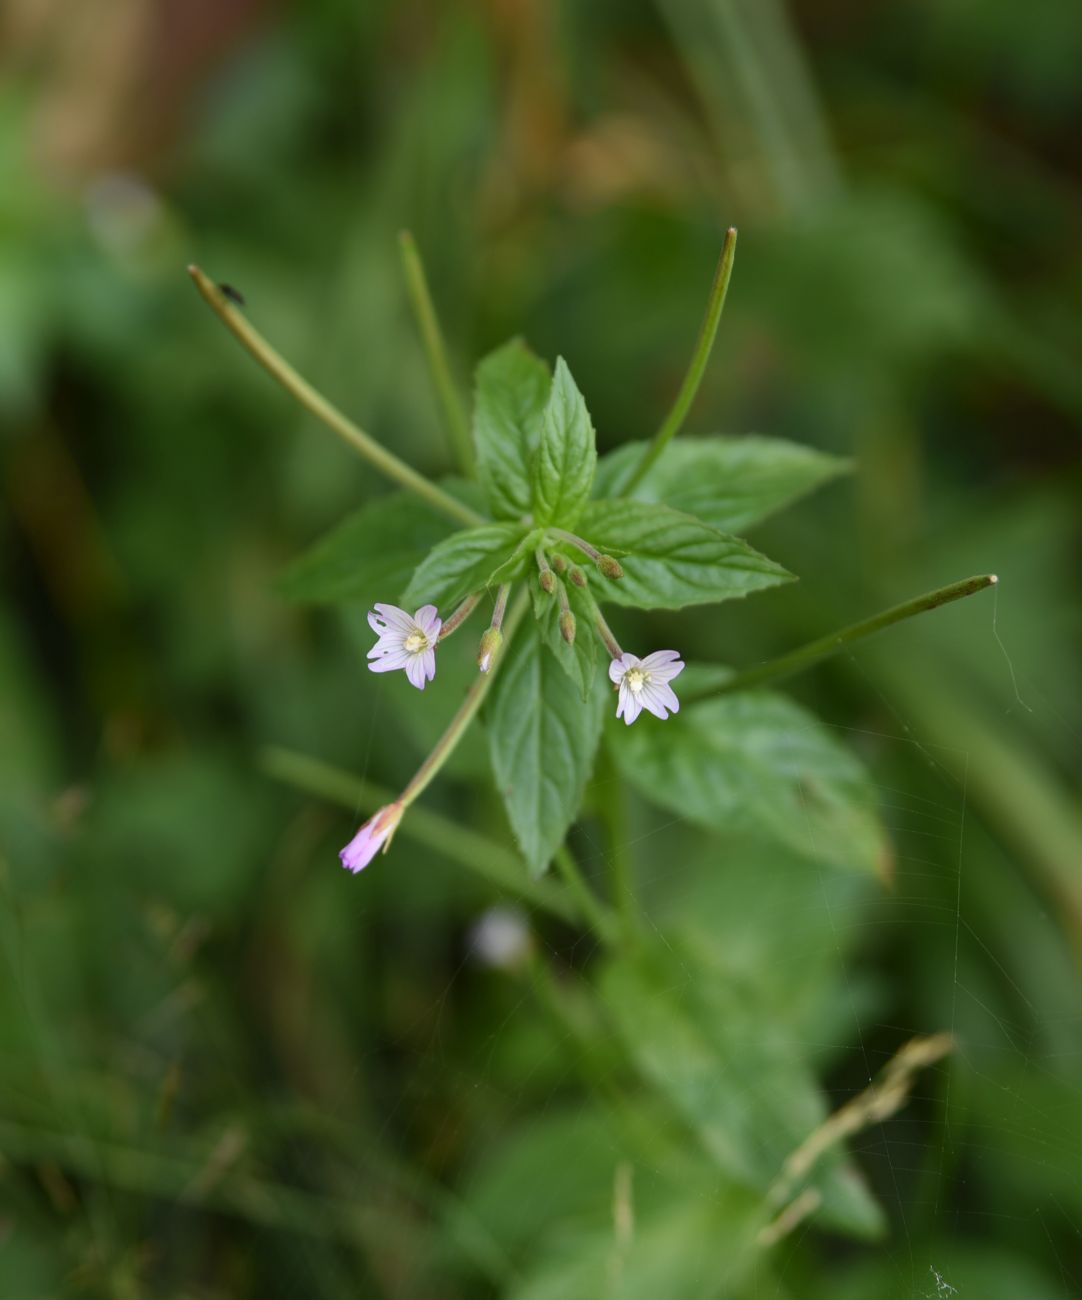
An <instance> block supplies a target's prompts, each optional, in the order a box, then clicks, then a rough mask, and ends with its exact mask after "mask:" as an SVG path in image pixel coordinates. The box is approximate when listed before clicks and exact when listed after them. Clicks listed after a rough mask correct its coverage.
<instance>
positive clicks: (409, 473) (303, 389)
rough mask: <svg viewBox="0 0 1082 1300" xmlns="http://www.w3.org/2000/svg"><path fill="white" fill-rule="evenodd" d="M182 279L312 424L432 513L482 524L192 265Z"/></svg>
mask: <svg viewBox="0 0 1082 1300" xmlns="http://www.w3.org/2000/svg"><path fill="white" fill-rule="evenodd" d="M188 274H189V275H190V276H191V277H192V280H193V281H194V282H195V287H196V288H197V289H198V290H199V292H200V294H201V295H202V297H203V300H204V301H205V302H206V303H207V305H208V306H209V307H210V309H211V310H212V311H213V312H214V314H215V315H216V316H217V317H218V319H219V320H220V321H221V322H222V324H223V325H224V326H225V327H226V329H228V330H229V332H230V333H231V334H232V335H233V337H234V338H236V339H237V340H238V341H239V342H240V344H241V346H242V347H244V348H245V349H246V350H247V351H248V353H249V354H250V355H251V356H252V357H254V358H255V360H256V361H258V362H259V364H260V365H261V366H262V367H263V369H264V370H266V372H267V373H268V374H269V375H270V376H271V377H272V378H273V379H274V380H275V381H276V382H277V383H279V384H281V386H282V387H283V388H284V389H285V390H286V392H287V393H290V394H291V395H292V396H293V397H294V398H296V400H297V401H298V402H300V404H301V406H303V407H304V408H305V410H307V411H310V412H311V413H312V414H313V415H314V416H315V417H316V418H317V419H318V420H322V421H323V423H324V424H325V425H326V426H327V427H328V428H329V429H330V430H331V432H332V433H335V434H337V435H338V437H339V438H341V439H342V441H343V442H346V443H348V444H349V446H351V447H352V448H353V450H354V451H356V452H359V453H360V455H362V456H363V457H364V458H365V460H367V461H368V462H369V463H370V464H371V465H374V466H375V468H376V469H378V470H379V471H380V473H381V474H384V475H385V476H386V477H387V478H389V479H393V480H394V482H396V483H398V484H399V485H400V486H401V487H404V488H406V489H408V490H409V491H410V492H413V493H414V494H415V495H416V496H418V497H420V498H421V499H422V500H424V501H427V502H428V504H429V505H430V506H432V508H433V509H434V510H437V511H439V513H440V514H442V515H446V516H447V518H448V519H453V520H454V521H455V522H456V523H458V524H465V525H466V527H468V528H474V527H476V526H477V525H478V524H483V523H485V519H484V517H483V516H482V515H479V514H478V513H477V512H476V511H475V510H471V509H470V507H469V506H467V505H463V504H462V502H461V501H456V500H455V498H454V497H453V496H451V495H450V493H448V492H444V490H443V489H442V488H441V487H438V486H437V485H436V484H435V483H433V482H431V480H429V479H427V478H425V476H424V475H423V474H419V473H418V472H417V471H416V470H415V469H414V468H413V467H412V466H411V465H407V464H406V462H405V461H404V460H400V459H399V458H398V457H397V456H396V455H394V453H393V452H389V451H388V450H387V449H386V447H383V446H381V445H380V444H379V443H378V442H376V440H375V439H374V438H373V437H372V436H371V435H370V434H367V433H365V431H364V430H363V429H362V428H360V426H359V425H357V424H355V423H354V422H353V421H352V420H351V419H349V417H348V416H346V415H343V413H342V412H341V411H340V410H339V409H338V408H337V407H336V406H334V405H332V403H330V402H329V401H327V399H326V398H325V397H324V396H323V394H322V393H320V392H318V391H317V390H316V389H315V388H313V387H312V385H311V384H310V383H309V382H308V381H307V380H306V379H304V378H302V376H301V375H299V374H298V373H297V371H296V370H294V369H293V367H292V366H291V365H290V364H289V362H288V361H286V360H285V358H284V357H282V356H280V355H279V353H277V352H276V351H275V350H274V348H272V347H271V345H270V344H269V343H268V342H267V340H266V339H265V338H264V337H263V335H262V334H260V333H259V331H258V330H256V329H255V328H254V327H253V326H252V325H251V324H249V322H248V320H247V319H246V318H245V317H244V316H243V315H242V314H241V312H239V311H238V310H237V308H236V307H235V306H234V304H233V303H232V302H231V301H230V299H229V297H228V295H227V294H225V293H223V292H222V290H221V289H220V288H219V287H218V285H216V284H215V283H214V281H213V280H211V279H210V278H209V277H208V276H206V275H204V273H203V272H202V271H201V270H200V269H199V267H198V266H189V267H188Z"/></svg>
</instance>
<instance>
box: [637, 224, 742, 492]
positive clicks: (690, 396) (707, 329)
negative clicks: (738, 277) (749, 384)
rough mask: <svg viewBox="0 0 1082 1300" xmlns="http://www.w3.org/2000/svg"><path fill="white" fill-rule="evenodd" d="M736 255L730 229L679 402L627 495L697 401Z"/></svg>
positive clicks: (638, 471) (646, 453) (663, 424)
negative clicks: (696, 396) (692, 404)
mask: <svg viewBox="0 0 1082 1300" xmlns="http://www.w3.org/2000/svg"><path fill="white" fill-rule="evenodd" d="M735 256H736V227H735V226H730V227H729V229H728V230H727V231H726V232H725V242H724V244H722V246H721V256H720V257H719V258H718V265H717V270H716V271H715V272H714V282H713V284H712V285H711V286H710V298H709V300H708V301H707V304H706V315H705V316H704V317H703V323H702V325H701V327H700V328H699V337H698V339H696V341H695V351H694V352H693V353H692V354H691V364H690V365H689V366H688V370H687V374H686V375H685V376H684V382H683V383H682V384H681V385H680V391H679V392H678V393H677V394H676V400H675V401H674V402H673V404H672V406H671V408H670V410H669V413H668V415H666V417H665V419H664V422H663V423H662V425H661V428H660V429H658V431H657V433H656V434H655V435H654V440H653V442H651V443H650V445H649V447H647V449H646V451H645V452H644V453H643V458H642V460H640V461H639V464H638V467H637V468H636V469H635V471H634V473H633V474H632V475H631V477H630V478H629V479H628V480H627V482H626V483H625V484H624V486H623V489H622V491H623V492H624V493H628V494H630V493H631V492H632V491H633V490H634V488H636V487H637V486H638V484H639V483H640V482H641V481H642V479H643V478H644V477H645V475H646V473H647V472H648V470H649V469H650V466H651V465H653V463H654V461H656V460H657V458H658V457H659V456H660V455H661V453H662V452H663V451H664V450H665V448H666V447H667V446H668V445H669V443H670V442H671V441H672V439H673V438H674V437H675V436H676V435H677V433H679V431H680V426H681V425H682V424H683V423H684V418H685V417H686V415H687V413H688V410H689V408H690V407H691V403H692V402H693V401H694V400H695V394H696V393H697V392H698V391H699V384H700V383H701V382H702V377H703V372H704V371H705V370H706V363H707V361H709V360H710V351H711V349H712V348H713V346H714V338H715V336H716V334H717V332H718V321H720V320H721V312H722V308H723V307H724V306H725V295H726V293H727V292H728V289H729V280H730V278H731V276H732V273H733V259H734V258H735Z"/></svg>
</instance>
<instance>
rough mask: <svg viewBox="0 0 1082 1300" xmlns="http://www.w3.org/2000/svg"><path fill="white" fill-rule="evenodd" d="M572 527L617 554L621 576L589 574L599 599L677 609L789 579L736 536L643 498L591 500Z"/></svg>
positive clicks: (642, 606) (787, 574) (740, 593)
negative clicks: (611, 576) (635, 499)
mask: <svg viewBox="0 0 1082 1300" xmlns="http://www.w3.org/2000/svg"><path fill="white" fill-rule="evenodd" d="M578 529H579V532H580V533H581V534H582V536H583V537H585V538H586V540H587V541H589V542H592V543H593V545H594V546H596V547H597V548H598V549H599V550H601V551H607V552H609V553H610V554H619V555H622V556H624V557H625V558H624V559H623V560H622V561H621V563H622V564H623V569H624V576H623V577H622V578H620V579H617V580H613V579H610V578H604V577H602V576H601V574H591V575H590V583H591V586H592V587H593V588H594V591H595V594H596V595H597V598H598V600H600V601H602V602H604V601H610V602H611V603H613V604H616V605H635V606H638V607H640V608H646V609H679V608H680V607H681V606H683V605H701V604H707V603H713V602H715V601H720V600H732V599H733V598H734V597H737V596H746V595H747V594H748V593H749V592H751V591H759V590H760V589H761V588H763V587H773V586H776V585H777V584H778V583H780V582H788V581H790V580H791V579H792V576H793V575H792V574H791V573H789V572H787V571H786V570H785V569H783V568H782V567H781V565H780V564H775V563H774V561H773V560H768V559H767V558H766V556H765V555H760V554H759V552H758V551H756V550H754V549H753V548H752V547H750V546H749V545H748V544H747V542H744V541H741V539H740V538H739V537H731V536H730V535H729V534H728V533H719V532H718V530H717V529H716V528H711V527H710V525H709V524H704V523H703V521H702V520H701V519H696V518H694V517H693V516H692V515H685V514H683V513H681V511H679V510H672V509H670V508H669V507H668V506H662V505H653V504H651V503H648V502H646V501H628V500H611V501H591V502H590V503H589V504H588V505H587V507H586V509H585V510H584V511H583V514H582V518H581V519H580V520H579V525H578Z"/></svg>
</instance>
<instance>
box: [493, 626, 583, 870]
mask: <svg viewBox="0 0 1082 1300" xmlns="http://www.w3.org/2000/svg"><path fill="white" fill-rule="evenodd" d="M602 699H603V693H602V692H601V691H595V692H594V693H593V694H592V695H591V696H590V698H589V700H588V701H587V702H586V704H584V703H583V701H582V699H581V697H580V696H579V694H578V692H577V691H575V690H573V689H572V688H571V687H570V685H569V683H568V680H567V675H566V674H565V672H564V670H563V669H562V668H561V667H560V665H559V664H558V663H557V662H556V659H555V657H554V656H553V654H552V652H551V651H550V650H549V649H548V647H547V646H545V645H544V644H543V643H542V640H541V632H540V630H539V629H538V628H537V626H536V624H533V623H531V624H530V625H529V626H528V627H525V628H523V629H522V631H521V632H520V633H519V634H518V636H517V637H516V638H515V641H514V643H513V644H512V646H511V648H510V650H509V651H508V654H507V661H506V663H505V664H504V665H503V667H502V668H501V669H500V673H499V677H498V678H497V680H496V682H495V683H494V685H493V688H492V695H491V697H490V703H489V706H488V711H487V718H488V726H489V746H490V752H491V754H492V767H493V771H494V772H495V775H496V785H497V787H498V788H499V791H500V793H501V794H502V795H503V798H504V802H505V803H506V805H507V815H508V817H509V818H510V821H511V829H512V830H513V831H514V833H515V838H516V839H517V840H518V844H519V847H520V849H521V850H522V854H523V856H524V857H525V859H526V862H527V864H528V865H529V868H530V871H531V873H532V874H533V875H535V876H537V875H541V873H542V872H543V871H544V870H545V868H546V867H547V866H548V864H549V861H550V859H551V858H552V855H553V853H554V852H555V851H556V849H557V848H558V847H559V845H560V844H561V842H562V841H563V838H564V835H565V834H566V833H567V829H568V827H569V826H570V825H571V823H572V822H573V821H574V820H575V817H576V815H577V813H578V810H579V802H580V800H581V798H582V791H583V787H584V786H585V784H586V778H587V777H588V776H589V775H590V771H591V769H592V767H593V762H594V753H595V751H596V750H597V742H598V738H599V737H600V735H601V723H602V711H601V707H600V706H601V702H602Z"/></svg>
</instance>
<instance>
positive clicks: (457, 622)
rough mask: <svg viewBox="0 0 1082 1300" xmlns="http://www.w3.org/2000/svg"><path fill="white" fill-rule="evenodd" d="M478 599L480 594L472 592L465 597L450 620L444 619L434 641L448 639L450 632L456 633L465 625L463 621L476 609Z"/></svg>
mask: <svg viewBox="0 0 1082 1300" xmlns="http://www.w3.org/2000/svg"><path fill="white" fill-rule="evenodd" d="M480 599H481V593H480V592H479V591H477V592H474V594H473V595H472V596H467V597H466V599H465V600H464V601H463V602H462V604H461V605H459V607H458V608H457V609H456V610H455V611H454V613H453V614H452V615H451V616H450V618H445V619H444V620H443V624H442V625H441V627H440V634H439V636H438V637H437V638H436V639H437V640H438V641H443V640H444V639H445V638H446V637H449V636H450V635H451V633H452V632H457V631H458V629H459V628H460V627H461V626H462V624H463V623H465V621H466V620H467V619H468V618H469V616H470V615H471V614H472V613H473V611H474V610H475V609H476V608H477V604H478V602H479V601H480Z"/></svg>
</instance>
